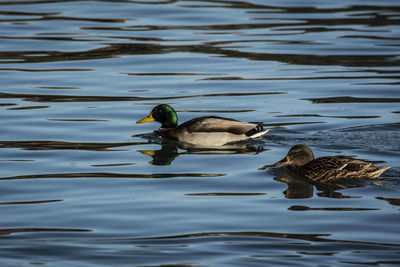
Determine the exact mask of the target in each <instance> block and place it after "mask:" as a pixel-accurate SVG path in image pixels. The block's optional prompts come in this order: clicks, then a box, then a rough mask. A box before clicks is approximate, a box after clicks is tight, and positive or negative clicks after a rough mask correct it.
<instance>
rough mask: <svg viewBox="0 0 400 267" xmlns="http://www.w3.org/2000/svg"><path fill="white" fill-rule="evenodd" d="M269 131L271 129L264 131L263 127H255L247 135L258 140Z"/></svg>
mask: <svg viewBox="0 0 400 267" xmlns="http://www.w3.org/2000/svg"><path fill="white" fill-rule="evenodd" d="M268 131H269V129H264V128H263V127H262V126H261V125H257V126H256V127H254V128H253V129H251V130H250V131H248V132H247V133H246V135H247V136H248V137H249V138H257V137H260V136H263V135H264V134H266V133H267V132H268Z"/></svg>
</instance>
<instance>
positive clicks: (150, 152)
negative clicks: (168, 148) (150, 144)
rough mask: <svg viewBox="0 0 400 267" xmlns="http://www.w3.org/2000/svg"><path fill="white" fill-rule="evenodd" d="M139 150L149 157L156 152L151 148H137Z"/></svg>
mask: <svg viewBox="0 0 400 267" xmlns="http://www.w3.org/2000/svg"><path fill="white" fill-rule="evenodd" d="M139 152H140V153H142V154H144V155H147V156H150V157H152V156H154V155H155V154H156V152H155V151H153V150H139Z"/></svg>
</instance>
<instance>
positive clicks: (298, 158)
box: [273, 145, 314, 167]
mask: <svg viewBox="0 0 400 267" xmlns="http://www.w3.org/2000/svg"><path fill="white" fill-rule="evenodd" d="M313 159H314V154H313V152H312V151H311V149H310V148H309V147H308V146H305V145H295V146H292V148H291V149H290V150H289V152H288V153H287V155H286V156H285V157H284V158H283V159H281V160H280V161H278V162H277V163H275V164H274V165H273V166H274V167H277V166H282V165H285V164H289V163H292V164H293V165H304V164H306V163H307V162H310V161H312V160H313Z"/></svg>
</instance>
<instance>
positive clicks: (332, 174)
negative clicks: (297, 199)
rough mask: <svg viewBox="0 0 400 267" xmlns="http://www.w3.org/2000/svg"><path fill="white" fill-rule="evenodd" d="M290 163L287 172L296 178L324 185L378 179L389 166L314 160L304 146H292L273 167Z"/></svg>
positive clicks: (345, 159) (340, 159)
mask: <svg viewBox="0 0 400 267" xmlns="http://www.w3.org/2000/svg"><path fill="white" fill-rule="evenodd" d="M288 163H291V165H289V166H288V168H289V170H290V171H292V172H293V173H294V174H296V175H297V176H301V177H304V178H306V179H309V180H312V181H315V182H320V183H326V182H331V181H338V180H350V179H373V178H378V177H379V176H380V175H381V174H382V173H383V172H384V171H385V170H386V169H389V168H390V167H389V166H383V167H375V166H374V163H376V162H372V161H366V160H361V159H354V158H352V157H349V156H326V157H320V158H316V159H315V158H314V154H313V152H312V151H311V149H310V148H309V147H307V146H305V145H295V146H293V147H292V148H291V149H290V150H289V152H288V153H287V155H286V156H285V157H284V158H283V159H282V160H280V161H278V162H276V163H275V164H274V165H273V166H274V167H276V166H281V165H285V164H288Z"/></svg>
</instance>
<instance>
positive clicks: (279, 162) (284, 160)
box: [274, 156, 292, 167]
mask: <svg viewBox="0 0 400 267" xmlns="http://www.w3.org/2000/svg"><path fill="white" fill-rule="evenodd" d="M291 162H292V161H291V160H290V158H289V156H286V157H284V158H283V159H281V160H280V161H278V162H277V163H275V164H274V167H278V166H282V165H285V164H288V163H291Z"/></svg>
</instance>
